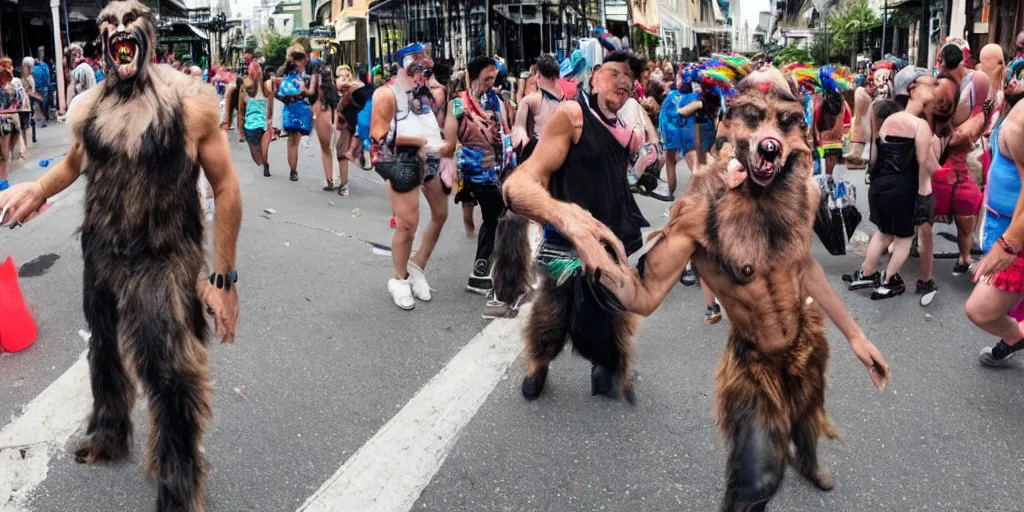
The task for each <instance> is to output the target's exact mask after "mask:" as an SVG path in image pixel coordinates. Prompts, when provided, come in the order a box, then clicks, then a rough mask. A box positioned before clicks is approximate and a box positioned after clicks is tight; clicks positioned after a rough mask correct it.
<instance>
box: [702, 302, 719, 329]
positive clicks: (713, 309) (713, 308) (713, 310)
mask: <svg viewBox="0 0 1024 512" xmlns="http://www.w3.org/2000/svg"><path fill="white" fill-rule="evenodd" d="M721 320H722V305H721V304H719V303H718V299H715V300H714V302H712V303H711V305H710V306H708V308H707V309H706V310H704V323H706V324H708V325H715V324H717V323H718V322H720V321H721Z"/></svg>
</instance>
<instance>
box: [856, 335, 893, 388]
mask: <svg viewBox="0 0 1024 512" xmlns="http://www.w3.org/2000/svg"><path fill="white" fill-rule="evenodd" d="M850 348H852V349H853V353H854V354H856V355H857V359H860V362H861V363H863V364H864V366H866V367H867V368H868V375H870V376H871V382H872V383H873V384H874V385H875V387H876V388H878V390H879V391H882V390H884V389H885V387H886V386H887V385H889V364H888V363H886V362H885V358H883V357H882V353H881V352H879V351H878V349H877V348H875V345H874V344H872V343H871V342H870V341H868V340H867V339H866V338H857V339H853V340H851V341H850Z"/></svg>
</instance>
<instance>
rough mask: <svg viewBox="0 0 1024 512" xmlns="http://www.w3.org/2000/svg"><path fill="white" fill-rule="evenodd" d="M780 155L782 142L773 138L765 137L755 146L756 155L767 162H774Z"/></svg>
mask: <svg viewBox="0 0 1024 512" xmlns="http://www.w3.org/2000/svg"><path fill="white" fill-rule="evenodd" d="M781 153H782V142H781V141H779V139H776V138H775V137H765V138H763V139H761V142H759V143H758V144H757V154H758V155H759V156H760V157H761V158H763V159H765V160H766V161H769V162H774V161H775V159H777V158H778V157H779V155H780V154H781Z"/></svg>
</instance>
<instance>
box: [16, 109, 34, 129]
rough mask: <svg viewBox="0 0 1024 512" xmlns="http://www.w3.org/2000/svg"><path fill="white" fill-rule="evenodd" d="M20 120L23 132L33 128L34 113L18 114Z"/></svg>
mask: <svg viewBox="0 0 1024 512" xmlns="http://www.w3.org/2000/svg"><path fill="white" fill-rule="evenodd" d="M18 119H19V120H20V121H21V129H22V130H27V129H28V128H29V127H30V126H32V112H18Z"/></svg>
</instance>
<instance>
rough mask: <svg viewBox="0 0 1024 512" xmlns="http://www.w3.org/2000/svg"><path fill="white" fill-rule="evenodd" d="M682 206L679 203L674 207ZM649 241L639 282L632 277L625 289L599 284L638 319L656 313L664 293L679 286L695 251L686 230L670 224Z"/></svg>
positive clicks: (612, 284) (635, 277)
mask: <svg viewBox="0 0 1024 512" xmlns="http://www.w3.org/2000/svg"><path fill="white" fill-rule="evenodd" d="M683 202H684V200H682V199H681V200H680V203H677V205H678V204H681V203H683ZM672 210H673V215H676V214H678V212H680V211H681V209H679V207H678V206H673V208H672ZM650 240H652V241H654V247H652V248H651V250H650V252H648V253H647V254H646V255H644V256H643V258H642V263H641V265H642V267H643V274H644V275H643V278H642V279H641V278H640V276H639V275H636V274H635V273H634V274H633V275H632V276H631V279H630V280H629V281H628V282H627V283H626V285H625V286H617V285H616V284H615V283H614V282H610V281H607V280H602V283H603V284H604V285H605V286H606V287H607V288H608V289H609V290H612V291H613V292H614V293H615V295H616V296H617V297H618V298H619V300H620V301H621V302H622V304H623V305H625V306H626V309H627V310H629V311H630V312H631V313H636V314H638V315H642V316H650V315H651V314H652V313H654V311H655V310H657V309H658V306H660V305H661V303H662V301H664V300H665V296H666V295H668V292H669V291H671V290H672V288H673V287H674V286H675V284H676V283H677V282H679V278H680V277H681V276H682V275H683V270H684V269H685V268H686V262H688V261H690V256H692V255H693V251H694V250H695V249H696V248H697V244H696V242H694V240H693V238H692V237H691V236H690V235H689V234H688V233H687V230H686V229H685V228H683V227H681V226H680V225H679V223H675V224H674V223H673V221H669V226H667V227H666V228H665V230H664V231H662V232H660V233H656V234H654V235H652V237H651V238H650Z"/></svg>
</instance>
